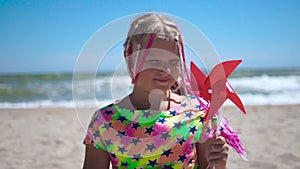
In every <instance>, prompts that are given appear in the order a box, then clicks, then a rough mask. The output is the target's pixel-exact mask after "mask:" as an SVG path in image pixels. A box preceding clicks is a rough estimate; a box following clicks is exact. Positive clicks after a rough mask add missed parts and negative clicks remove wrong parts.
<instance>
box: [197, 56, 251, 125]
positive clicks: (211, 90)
mask: <svg viewBox="0 0 300 169" xmlns="http://www.w3.org/2000/svg"><path fill="white" fill-rule="evenodd" d="M241 62H242V60H231V61H225V62H222V63H219V64H217V65H216V66H215V67H214V68H213V69H212V71H211V72H210V73H209V75H208V76H207V77H206V76H205V74H204V73H203V72H202V71H201V70H200V69H199V68H198V67H197V66H196V65H195V64H194V63H193V62H191V80H192V81H191V86H192V89H193V90H194V91H195V92H196V93H197V94H199V95H200V97H203V98H204V99H205V100H206V101H208V102H209V103H210V107H209V110H208V113H207V114H206V115H205V117H204V119H203V120H209V119H211V118H212V117H213V115H214V114H216V112H217V111H218V110H219V108H220V107H221V106H222V105H223V103H224V102H225V101H226V99H227V98H229V99H230V100H231V101H232V102H233V103H234V104H235V105H236V106H237V107H238V108H239V109H240V110H241V111H242V112H243V113H245V114H246V110H245V108H244V105H243V103H242V101H241V99H240V98H239V96H238V95H237V94H236V92H235V91H234V90H233V88H232V87H231V85H230V84H229V82H228V81H227V78H228V77H229V75H230V74H231V73H232V72H233V70H234V69H235V68H236V67H237V66H238V65H239V64H240V63H241Z"/></svg>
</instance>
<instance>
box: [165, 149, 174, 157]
mask: <svg viewBox="0 0 300 169" xmlns="http://www.w3.org/2000/svg"><path fill="white" fill-rule="evenodd" d="M170 154H173V152H172V151H171V149H169V150H163V153H162V156H163V155H165V156H166V157H169V155H170Z"/></svg>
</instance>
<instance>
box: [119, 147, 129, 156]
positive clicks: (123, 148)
mask: <svg viewBox="0 0 300 169" xmlns="http://www.w3.org/2000/svg"><path fill="white" fill-rule="evenodd" d="M118 151H119V152H120V153H121V154H124V152H126V151H127V150H126V149H125V147H124V146H123V147H120V146H118Z"/></svg>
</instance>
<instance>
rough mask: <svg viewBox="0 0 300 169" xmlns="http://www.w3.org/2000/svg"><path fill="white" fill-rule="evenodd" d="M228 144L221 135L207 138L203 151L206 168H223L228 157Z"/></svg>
mask: <svg viewBox="0 0 300 169" xmlns="http://www.w3.org/2000/svg"><path fill="white" fill-rule="evenodd" d="M228 150H229V146H228V144H227V143H226V141H225V139H224V138H223V137H217V138H212V139H210V140H209V143H208V146H207V148H206V151H205V157H206V160H207V163H208V166H209V167H208V168H210V169H213V166H215V169H225V168H226V163H227V157H228Z"/></svg>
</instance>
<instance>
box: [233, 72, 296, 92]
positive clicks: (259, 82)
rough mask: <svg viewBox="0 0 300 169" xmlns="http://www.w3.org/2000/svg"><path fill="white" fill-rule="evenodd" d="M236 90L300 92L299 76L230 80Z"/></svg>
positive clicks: (266, 76)
mask: <svg viewBox="0 0 300 169" xmlns="http://www.w3.org/2000/svg"><path fill="white" fill-rule="evenodd" d="M230 83H231V84H232V86H234V87H235V88H241V89H248V90H257V91H261V92H262V91H263V92H273V91H275V92H276V91H286V90H300V77H299V76H268V75H265V74H264V75H261V76H254V77H245V78H234V79H230Z"/></svg>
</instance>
